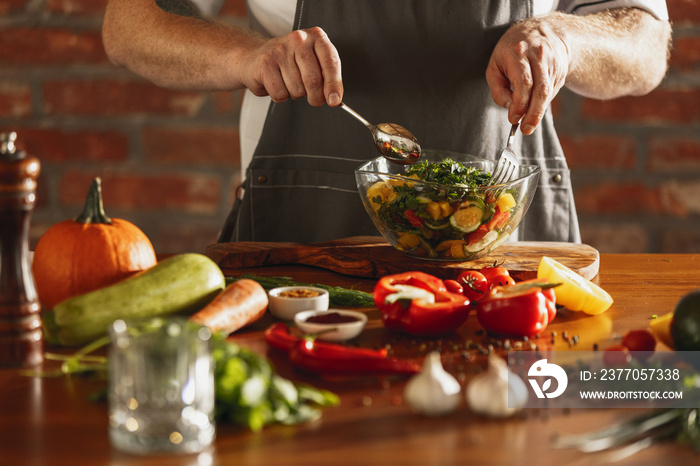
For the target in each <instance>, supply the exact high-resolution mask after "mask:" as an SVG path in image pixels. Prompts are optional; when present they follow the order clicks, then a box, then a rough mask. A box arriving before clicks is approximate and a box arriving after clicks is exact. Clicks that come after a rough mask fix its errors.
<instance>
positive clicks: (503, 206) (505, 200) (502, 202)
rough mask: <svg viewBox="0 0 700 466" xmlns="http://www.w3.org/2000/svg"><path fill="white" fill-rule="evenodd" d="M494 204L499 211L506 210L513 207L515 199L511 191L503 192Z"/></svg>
mask: <svg viewBox="0 0 700 466" xmlns="http://www.w3.org/2000/svg"><path fill="white" fill-rule="evenodd" d="M496 205H497V206H498V210H500V211H501V212H507V211H509V210H510V209H512V208H513V207H515V199H514V198H513V195H512V194H511V193H504V194H501V195H500V196H499V197H498V199H497V200H496Z"/></svg>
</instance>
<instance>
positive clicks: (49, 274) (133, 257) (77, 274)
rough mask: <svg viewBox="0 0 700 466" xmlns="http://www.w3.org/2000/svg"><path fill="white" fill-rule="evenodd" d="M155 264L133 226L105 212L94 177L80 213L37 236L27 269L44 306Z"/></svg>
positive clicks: (148, 246) (150, 250)
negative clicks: (74, 217)
mask: <svg viewBox="0 0 700 466" xmlns="http://www.w3.org/2000/svg"><path fill="white" fill-rule="evenodd" d="M155 264H156V254H155V251H154V250H153V245H152V244H151V241H150V240H149V239H148V237H147V236H146V235H145V234H144V233H143V232H142V231H141V230H140V229H139V228H138V227H136V226H135V225H134V224H133V223H130V222H128V221H126V220H122V219H118V218H115V219H110V218H109V217H107V215H105V212H104V207H103V204H102V187H101V182H100V179H99V178H95V179H94V180H93V182H92V184H91V185H90V191H89V192H88V195H87V199H86V201H85V208H84V209H83V212H82V214H80V215H79V216H78V217H77V218H76V219H74V220H64V221H63V222H59V223H57V224H56V225H53V226H52V227H51V228H49V229H48V230H47V231H46V232H45V233H44V234H43V235H42V236H41V238H39V242H38V243H37V245H36V248H35V251H34V261H33V264H32V272H33V273H34V281H35V282H36V291H37V294H38V295H39V300H40V301H41V303H42V304H43V306H44V308H46V309H53V307H54V306H55V305H56V304H58V303H60V302H61V301H63V300H65V299H68V298H72V297H73V296H77V295H80V294H84V293H87V292H89V291H93V290H96V289H98V288H103V287H105V286H108V285H111V284H113V283H116V282H118V281H120V280H123V279H125V278H127V277H129V276H131V275H133V274H134V273H136V272H140V271H142V270H145V269H148V268H150V267H153V266H154V265H155Z"/></svg>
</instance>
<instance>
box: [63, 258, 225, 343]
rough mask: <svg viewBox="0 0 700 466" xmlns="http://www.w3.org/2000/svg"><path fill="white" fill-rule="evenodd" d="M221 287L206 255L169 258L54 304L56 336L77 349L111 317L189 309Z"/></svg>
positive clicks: (222, 282) (102, 329)
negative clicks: (116, 280) (105, 285)
mask: <svg viewBox="0 0 700 466" xmlns="http://www.w3.org/2000/svg"><path fill="white" fill-rule="evenodd" d="M225 286H226V280H225V278H224V274H223V273H222V272H221V269H220V268H219V267H218V266H217V265H216V263H214V261H212V260H211V259H209V258H208V257H207V256H205V255H202V254H195V253H188V254H180V255H177V256H173V257H170V258H168V259H165V260H163V261H161V262H159V263H158V264H156V265H155V266H153V267H151V268H150V269H148V270H145V271H143V272H140V273H138V274H136V275H134V276H132V277H129V278H127V279H125V280H122V281H120V282H117V283H115V284H114V285H110V286H107V287H105V288H101V289H99V290H95V291H92V292H89V293H86V294H83V295H80V296H76V297H74V298H70V299H67V300H65V301H63V302H61V303H59V304H57V305H56V306H55V308H54V316H53V317H54V321H55V325H56V327H57V328H56V329H55V331H56V337H57V339H58V341H59V343H60V344H64V345H78V344H82V343H87V342H89V341H91V340H93V339H95V338H96V337H99V336H100V335H103V334H104V333H105V332H106V330H107V327H108V326H109V325H110V324H111V323H112V322H113V321H114V320H115V319H121V318H127V319H129V318H140V317H154V316H162V315H168V314H174V313H179V312H187V311H194V310H196V309H198V308H200V307H202V306H203V305H204V304H206V303H208V302H209V301H211V300H212V299H213V298H214V297H215V296H216V295H217V294H219V293H220V292H221V291H222V290H223V289H224V288H225Z"/></svg>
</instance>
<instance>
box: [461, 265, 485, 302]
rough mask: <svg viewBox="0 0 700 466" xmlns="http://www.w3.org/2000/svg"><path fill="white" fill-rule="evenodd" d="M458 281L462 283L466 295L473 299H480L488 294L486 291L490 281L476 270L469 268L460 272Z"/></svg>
mask: <svg viewBox="0 0 700 466" xmlns="http://www.w3.org/2000/svg"><path fill="white" fill-rule="evenodd" d="M457 283H459V284H460V285H462V288H463V289H464V296H466V297H467V298H469V299H470V300H471V301H478V300H480V299H481V298H483V297H484V296H486V292H487V291H488V290H489V283H488V281H487V280H486V277H484V274H482V273H481V272H478V271H476V270H467V271H466V272H462V273H460V274H459V276H458V277H457Z"/></svg>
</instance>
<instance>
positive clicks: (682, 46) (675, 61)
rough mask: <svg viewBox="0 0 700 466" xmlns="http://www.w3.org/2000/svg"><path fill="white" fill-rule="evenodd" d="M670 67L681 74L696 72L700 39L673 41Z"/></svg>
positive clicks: (699, 52)
mask: <svg viewBox="0 0 700 466" xmlns="http://www.w3.org/2000/svg"><path fill="white" fill-rule="evenodd" d="M670 67H671V69H676V70H679V71H681V72H688V71H698V70H699V69H700V37H698V36H692V37H678V38H676V39H674V41H673V52H672V53H671V61H670Z"/></svg>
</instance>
